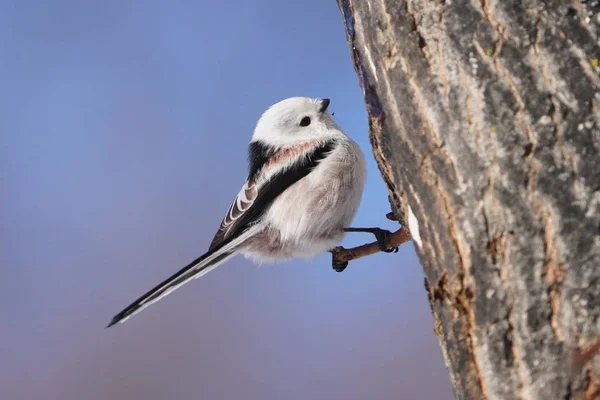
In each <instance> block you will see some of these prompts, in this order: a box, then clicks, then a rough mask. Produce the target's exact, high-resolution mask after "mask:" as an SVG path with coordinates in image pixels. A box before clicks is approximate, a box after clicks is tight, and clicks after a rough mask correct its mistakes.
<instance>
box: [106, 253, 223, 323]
mask: <svg viewBox="0 0 600 400" xmlns="http://www.w3.org/2000/svg"><path fill="white" fill-rule="evenodd" d="M227 247H229V246H227ZM234 254H235V252H234V251H233V250H229V251H223V249H217V250H214V251H209V252H207V253H205V254H203V255H201V256H200V257H198V258H196V259H195V260H194V261H192V262H191V263H189V264H188V265H187V266H185V267H183V268H182V269H181V270H179V271H178V272H177V273H175V274H174V275H173V276H171V277H170V278H168V279H166V280H165V281H164V282H162V283H161V284H159V285H158V286H156V287H155V288H153V289H152V290H150V291H148V292H147V293H146V294H144V295H143V296H142V297H140V298H139V299H137V300H136V301H134V302H133V303H131V304H130V305H129V306H128V307H127V308H125V309H124V310H123V311H121V312H120V313H118V314H117V315H115V316H114V317H113V319H112V320H111V321H110V323H109V324H108V325H107V328H110V327H111V326H113V325H115V324H117V323H119V322H125V321H126V320H127V319H128V318H129V317H131V316H132V315H134V314H137V313H139V312H140V311H142V310H143V309H144V308H146V307H148V306H149V305H150V304H152V303H154V302H156V301H158V300H160V299H161V298H163V297H165V296H166V295H168V294H169V293H171V292H172V291H174V290H175V289H177V288H179V287H180V286H182V285H183V284H185V283H187V282H188V281H190V280H191V279H193V278H199V277H200V276H202V275H204V274H206V273H207V272H209V271H211V270H213V269H215V268H216V267H218V266H219V265H220V264H222V263H224V262H225V261H227V260H228V259H229V258H231V257H233V255H234Z"/></svg>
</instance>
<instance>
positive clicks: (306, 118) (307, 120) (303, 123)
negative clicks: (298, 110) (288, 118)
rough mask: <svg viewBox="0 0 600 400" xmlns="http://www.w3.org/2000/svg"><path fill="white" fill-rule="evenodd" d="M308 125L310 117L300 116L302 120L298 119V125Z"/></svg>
mask: <svg viewBox="0 0 600 400" xmlns="http://www.w3.org/2000/svg"><path fill="white" fill-rule="evenodd" d="M309 125H310V117H304V118H302V121H300V126H309Z"/></svg>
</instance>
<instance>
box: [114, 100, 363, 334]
mask: <svg viewBox="0 0 600 400" xmlns="http://www.w3.org/2000/svg"><path fill="white" fill-rule="evenodd" d="M328 106H329V99H322V100H318V99H309V98H306V97H293V98H289V99H286V100H283V101H281V102H279V103H277V104H275V105H273V106H271V107H270V108H269V109H268V110H267V111H266V112H265V113H264V114H263V115H262V116H261V118H260V119H259V121H258V123H257V125H256V129H255V130H254V135H253V136H252V140H251V142H250V148H249V153H250V154H249V156H250V157H249V173H248V179H247V180H246V183H244V185H243V187H242V190H240V192H239V193H238V195H237V197H236V199H235V200H234V202H233V204H231V206H230V207H229V210H228V211H227V214H226V215H225V218H224V219H223V222H222V223H221V226H220V228H219V230H218V231H217V233H216V235H215V237H214V239H213V241H212V243H211V244H210V247H209V248H208V251H207V252H206V253H205V254H203V255H202V256H200V257H198V258H197V259H195V260H194V261H192V262H191V263H190V264H189V265H187V266H186V267H184V268H183V269H181V270H180V271H178V272H177V273H175V275H173V276H171V277H170V278H168V279H167V280H165V281H164V282H163V283H161V284H160V285H158V286H156V287H155V288H154V289H152V290H150V291H149V292H148V293H146V294H144V295H143V296H142V297H140V298H139V299H137V300H136V301H135V302H133V303H132V304H131V305H130V306H129V307H127V308H126V309H124V310H123V311H121V312H120V313H119V314H117V315H116V316H115V317H114V318H113V319H112V321H111V322H110V324H109V325H108V326H112V325H114V324H116V323H118V322H123V321H125V320H126V319H128V318H129V317H131V316H132V315H133V314H136V313H138V312H140V311H141V310H143V309H144V308H145V307H147V306H149V305H150V304H152V303H154V302H155V301H158V300H159V299H161V298H163V297H164V296H166V295H167V294H169V293H171V292H172V291H173V290H175V289H177V288H178V287H180V286H181V285H183V284H184V283H186V282H188V281H189V280H190V279H192V278H198V277H200V276H202V275H204V274H206V273H207V272H208V271H211V270H212V269H214V268H216V267H217V266H219V265H221V264H222V263H224V262H225V261H227V260H229V259H230V258H232V257H233V256H234V255H235V254H237V253H241V254H243V255H244V256H246V257H250V258H252V259H255V260H259V261H263V260H287V259H291V258H296V257H304V258H310V257H314V256H316V255H318V254H320V253H323V252H326V251H330V250H332V249H333V248H334V247H335V246H336V245H337V244H338V243H339V242H340V241H341V240H342V238H343V236H344V234H345V233H344V229H345V228H347V227H348V226H349V225H350V223H351V222H352V220H353V218H354V215H355V214H356V211H357V209H358V206H359V203H360V200H361V197H362V192H363V187H364V182H365V178H366V167H365V159H364V156H363V153H362V151H361V150H360V148H359V147H358V145H357V144H356V143H355V142H354V141H353V140H352V139H350V138H349V137H348V136H346V135H345V134H344V133H343V132H342V130H341V129H340V127H339V126H338V125H337V124H336V123H335V121H334V120H333V118H332V116H331V115H330V114H329V112H328V111H327V107H328Z"/></svg>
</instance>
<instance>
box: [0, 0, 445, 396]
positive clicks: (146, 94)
mask: <svg viewBox="0 0 600 400" xmlns="http://www.w3.org/2000/svg"><path fill="white" fill-rule="evenodd" d="M0 82H1V83H0V268H1V272H2V280H1V282H2V290H0V321H1V322H0V398H2V399H7V400H17V399H34V398H36V399H42V398H43V399H86V400H94V399H98V400H100V399H134V398H144V399H166V398H173V399H179V398H181V399H183V398H198V399H239V398H243V399H292V400H293V399H307V398H311V399H312V398H315V399H321V398H323V399H325V398H328V399H398V398H404V399H450V398H452V395H451V391H450V385H449V379H448V375H447V372H446V369H445V366H444V364H443V361H442V358H441V352H440V349H439V346H438V343H437V340H436V338H435V337H434V334H433V332H432V328H433V326H432V318H431V315H430V311H429V308H428V304H427V298H426V293H425V291H424V289H423V274H422V271H421V268H420V266H419V264H418V260H417V259H416V256H415V254H414V250H413V245H412V243H408V244H406V245H404V246H402V248H401V249H400V252H399V253H398V254H377V255H374V256H372V257H368V258H365V259H362V260H358V261H355V262H352V263H351V264H350V267H349V268H348V269H347V270H346V271H345V272H344V273H342V274H338V273H335V272H333V271H332V269H331V264H330V256H329V255H328V254H325V255H322V256H320V257H318V258H316V259H313V260H310V261H294V262H288V263H284V264H280V265H265V266H260V267H259V266H255V265H253V264H252V263H250V262H249V261H246V260H244V259H243V258H241V257H238V258H235V259H234V260H233V261H231V262H229V263H228V264H226V265H224V266H222V267H220V268H218V269H217V270H215V271H214V272H211V273H209V274H208V275H207V276H205V277H204V278H202V279H201V280H197V281H193V282H192V283H190V284H188V285H186V286H185V287H183V288H182V289H180V290H178V291H177V292H175V293H174V294H172V295H171V296H169V297H167V298H166V299H164V300H162V301H160V302H159V303H156V304H155V305H153V306H152V307H150V308H148V309H147V310H145V311H144V312H142V313H141V314H139V315H137V316H135V317H134V318H132V319H131V320H129V321H128V322H127V323H126V324H124V325H118V326H116V327H115V328H112V329H110V330H105V329H104V326H105V325H106V324H107V323H108V321H109V319H110V318H111V317H112V316H113V315H114V314H115V313H116V312H118V311H120V310H121V309H122V308H123V307H124V306H126V305H128V304H129V303H130V302H131V301H132V300H134V299H135V298H137V297H138V296H139V295H140V294H142V293H143V292H145V291H146V290H147V289H149V288H151V287H153V286H154V285H155V284H157V283H158V282H160V281H161V280H163V279H164V278H166V277H167V276H169V275H171V274H172V273H173V272H174V271H176V270H178V269H179V268H180V267H182V266H183V265H184V264H187V263H188V262H189V261H190V260H191V259H193V258H195V257H197V256H198V255H200V254H201V253H203V252H204V250H205V249H206V247H207V245H208V243H209V241H210V239H211V238H212V236H213V234H214V232H215V230H216V228H217V227H218V224H219V222H220V220H221V217H222V216H223V213H224V212H225V211H226V209H227V208H228V206H229V204H230V201H231V200H232V199H233V197H234V196H235V194H236V193H237V192H238V189H239V187H240V185H241V184H242V183H243V181H244V178H245V175H246V157H247V153H246V152H247V143H248V141H249V140H250V137H251V134H252V130H253V128H254V125H255V123H256V120H257V119H258V117H259V116H260V114H261V113H262V112H263V111H264V110H265V109H266V108H267V107H268V106H270V105H271V104H272V103H275V102H277V101H279V100H281V99H283V98H286V97H291V96H311V97H328V98H331V99H332V103H331V106H330V111H333V112H335V118H336V119H337V121H338V122H339V124H340V125H341V126H342V127H343V129H344V130H345V131H346V132H347V133H348V134H349V135H350V136H351V137H353V138H354V139H355V140H356V141H357V142H358V143H359V144H360V145H361V146H362V148H363V150H364V152H365V154H366V156H367V159H368V170H369V171H368V182H367V186H366V190H365V195H364V198H363V203H362V205H361V208H360V211H359V214H358V216H357V218H356V220H355V224H354V225H355V226H383V227H386V228H389V229H395V228H396V225H394V224H393V223H391V222H389V221H387V220H386V219H385V214H386V213H387V212H388V211H389V204H388V200H387V191H386V189H385V187H384V184H383V182H382V180H381V178H380V174H379V171H378V170H377V166H376V164H375V162H374V160H373V156H372V153H371V149H370V145H369V140H368V127H367V120H366V114H365V109H364V103H363V99H362V94H361V91H360V88H359V85H358V80H357V78H356V74H355V72H354V70H353V67H352V63H351V59H350V55H349V50H348V46H347V44H346V40H345V35H344V30H343V24H342V18H341V16H340V14H339V11H338V9H337V6H336V4H335V1H333V0H328V1H322V0H313V1H302V2H300V1H294V2H291V1H283V2H282V1H275V0H270V1H269V0H262V1H254V2H249V1H241V0H237V1H233V0H227V1H220V2H214V1H187V2H186V1H169V2H167V1H162V2H161V1H148V0H146V1H106V2H91V1H59V0H53V1H3V2H0ZM372 239H373V238H372V237H371V236H370V235H364V234H354V235H353V236H349V237H347V238H346V239H345V241H344V245H346V246H351V245H358V244H362V243H364V242H366V241H371V240H372Z"/></svg>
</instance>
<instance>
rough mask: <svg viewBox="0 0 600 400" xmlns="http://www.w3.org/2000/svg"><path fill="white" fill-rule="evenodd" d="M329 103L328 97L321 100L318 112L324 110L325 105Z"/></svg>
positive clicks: (327, 105)
mask: <svg viewBox="0 0 600 400" xmlns="http://www.w3.org/2000/svg"><path fill="white" fill-rule="evenodd" d="M329 103H330V100H329V99H323V100H321V107H320V108H319V112H320V113H322V112H325V110H327V107H329Z"/></svg>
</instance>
